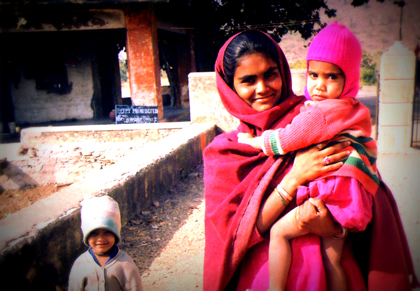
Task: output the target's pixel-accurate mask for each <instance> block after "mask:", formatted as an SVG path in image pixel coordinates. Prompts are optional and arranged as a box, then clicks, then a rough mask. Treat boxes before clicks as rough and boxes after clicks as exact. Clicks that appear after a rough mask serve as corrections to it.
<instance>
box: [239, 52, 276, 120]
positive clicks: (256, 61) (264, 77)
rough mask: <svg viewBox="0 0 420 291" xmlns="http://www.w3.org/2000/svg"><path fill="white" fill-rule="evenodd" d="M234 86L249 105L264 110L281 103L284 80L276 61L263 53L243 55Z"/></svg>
mask: <svg viewBox="0 0 420 291" xmlns="http://www.w3.org/2000/svg"><path fill="white" fill-rule="evenodd" d="M233 87H234V88H235V91H236V93H237V94H238V95H239V97H241V98H242V100H244V101H245V102H246V103H247V104H248V105H249V106H251V107H252V108H254V109H255V110H257V111H258V112H263V111H265V110H268V109H270V108H272V107H273V106H275V105H277V104H279V103H280V96H281V89H282V81H281V76H280V71H279V68H278V67H277V64H276V62H274V61H273V60H272V59H271V58H268V57H266V56H265V55H263V54H261V53H253V54H250V55H245V56H243V57H241V59H240V60H239V62H238V66H237V67H236V71H235V75H234V76H233Z"/></svg>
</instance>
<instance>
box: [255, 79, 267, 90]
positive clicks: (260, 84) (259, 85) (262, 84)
mask: <svg viewBox="0 0 420 291" xmlns="http://www.w3.org/2000/svg"><path fill="white" fill-rule="evenodd" d="M266 90H267V84H266V82H264V80H261V81H259V82H258V83H257V92H258V93H261V92H264V91H266Z"/></svg>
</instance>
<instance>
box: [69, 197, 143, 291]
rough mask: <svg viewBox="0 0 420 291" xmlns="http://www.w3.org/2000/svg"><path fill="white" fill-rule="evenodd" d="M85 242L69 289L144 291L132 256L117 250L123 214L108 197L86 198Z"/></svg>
mask: <svg viewBox="0 0 420 291" xmlns="http://www.w3.org/2000/svg"><path fill="white" fill-rule="evenodd" d="M81 218H82V232H83V242H84V243H85V245H87V246H88V247H89V249H88V250H87V251H86V252H85V253H83V254H81V255H80V256H79V257H78V258H77V259H76V261H75V262H74V264H73V267H72V268H71V271H70V278H69V290H70V291H73V290H112V291H114V290H133V291H134V290H143V286H142V282H141V278H140V273H139V270H138V268H137V266H136V265H135V264H134V262H133V261H132V259H131V258H130V257H129V256H128V255H127V254H125V253H124V252H122V251H120V250H119V249H118V246H117V244H118V242H119V241H120V240H121V236H120V231H121V216H120V210H119V207H118V204H117V202H116V201H115V200H114V199H112V198H111V197H109V196H102V197H94V198H90V199H88V200H84V201H83V203H82V210H81Z"/></svg>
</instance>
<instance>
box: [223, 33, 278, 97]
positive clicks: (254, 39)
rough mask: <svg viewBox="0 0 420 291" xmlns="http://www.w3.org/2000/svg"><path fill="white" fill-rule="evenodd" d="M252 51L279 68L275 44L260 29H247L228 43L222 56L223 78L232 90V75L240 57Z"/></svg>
mask: <svg viewBox="0 0 420 291" xmlns="http://www.w3.org/2000/svg"><path fill="white" fill-rule="evenodd" d="M254 53H261V54H263V55H264V56H266V57H268V58H270V59H272V60H273V61H274V62H276V64H277V67H278V68H279V69H280V57H279V52H278V49H277V44H276V43H275V42H274V41H273V40H272V39H271V38H270V37H268V36H267V35H266V34H265V33H263V32H261V31H258V30H247V31H245V32H243V33H241V34H239V35H238V36H236V37H235V38H234V39H233V40H232V41H231V42H230V43H229V45H228V46H227V48H226V51H225V54H224V57H223V71H224V74H223V79H224V80H225V82H226V84H228V86H229V87H230V88H232V89H233V90H234V88H233V76H234V75H235V71H236V68H237V66H238V63H239V61H240V59H241V57H243V56H246V55H251V54H254Z"/></svg>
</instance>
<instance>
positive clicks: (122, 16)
mask: <svg viewBox="0 0 420 291" xmlns="http://www.w3.org/2000/svg"><path fill="white" fill-rule="evenodd" d="M190 2H191V1H184V0H174V1H171V0H137V1H132V0H112V1H110V0H76V1H71V0H41V1H37V0H25V1H13V0H0V41H1V46H0V80H1V84H0V108H1V110H0V122H1V125H2V127H3V132H5V133H7V132H8V130H9V129H8V128H7V124H8V123H9V122H14V123H16V124H17V125H31V124H38V123H46V122H47V123H48V122H51V121H65V120H70V121H71V120H87V121H88V122H89V121H92V122H95V121H98V120H101V119H104V118H108V116H109V113H110V112H111V111H112V109H114V107H115V105H117V104H133V105H146V106H157V107H158V112H159V118H162V117H163V105H164V102H163V101H164V100H163V99H162V90H161V81H160V80H161V68H163V69H166V73H167V75H168V77H169V80H170V81H171V83H170V89H171V96H172V102H171V103H172V105H173V106H178V107H181V106H183V107H188V106H189V102H188V73H190V72H191V71H194V70H195V59H194V55H195V54H194V41H193V33H192V29H191V28H192V27H193V26H194V23H193V22H192V21H191V20H189V19H193V18H192V17H188V15H191V14H192V12H191V9H192V8H191V3H190ZM122 51H124V52H126V55H127V61H126V64H127V67H128V76H129V77H128V78H129V81H130V82H129V83H130V91H131V94H130V96H122V94H121V77H120V61H119V58H118V55H119V54H120V53H121V52H122ZM123 97H129V98H123ZM0 129H1V128H0Z"/></svg>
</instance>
